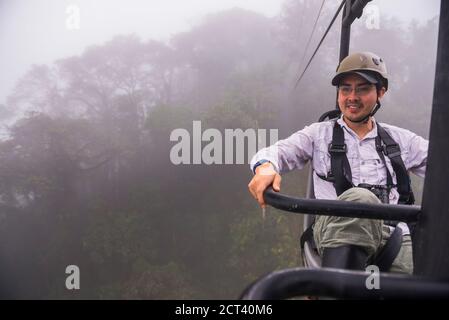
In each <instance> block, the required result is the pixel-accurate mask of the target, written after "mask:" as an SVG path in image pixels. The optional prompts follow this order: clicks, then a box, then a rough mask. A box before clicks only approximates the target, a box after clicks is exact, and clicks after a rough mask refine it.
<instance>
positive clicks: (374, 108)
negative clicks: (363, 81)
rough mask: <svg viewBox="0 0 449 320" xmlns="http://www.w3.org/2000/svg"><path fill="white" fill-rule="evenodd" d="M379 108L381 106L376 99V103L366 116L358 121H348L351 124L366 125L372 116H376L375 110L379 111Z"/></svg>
mask: <svg viewBox="0 0 449 320" xmlns="http://www.w3.org/2000/svg"><path fill="white" fill-rule="evenodd" d="M381 106H382V105H381V104H380V101H379V99H377V102H376V104H375V105H374V107H373V110H372V111H371V112H370V113H369V114H367V115H366V116H365V117H363V118H362V119H360V120H350V121H351V122H355V123H360V122H363V123H367V122H368V120H369V118H370V117H372V116H374V115H375V114H376V112H377V110H379V109H380V107H381Z"/></svg>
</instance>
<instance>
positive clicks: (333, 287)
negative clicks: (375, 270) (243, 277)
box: [240, 268, 449, 300]
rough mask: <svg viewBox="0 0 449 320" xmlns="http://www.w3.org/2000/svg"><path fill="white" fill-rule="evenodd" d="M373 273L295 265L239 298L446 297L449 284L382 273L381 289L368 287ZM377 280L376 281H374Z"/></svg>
mask: <svg viewBox="0 0 449 320" xmlns="http://www.w3.org/2000/svg"><path fill="white" fill-rule="evenodd" d="M370 275H372V273H367V272H362V271H348V270H339V269H304V268H294V269H286V270H280V271H275V272H272V273H270V274H268V275H266V276H265V277H263V278H261V279H259V280H258V281H256V282H255V283H253V284H252V285H251V286H249V287H248V288H247V289H246V290H245V291H244V293H243V294H242V296H241V297H240V299H243V300H273V299H288V298H294V297H301V296H309V295H312V296H321V297H333V298H341V299H398V298H400V299H447V298H449V283H448V282H438V281H434V280H427V279H424V278H418V277H416V276H408V275H407V276H406V275H398V274H384V273H381V274H380V276H379V278H378V280H379V288H376V289H375V290H374V289H373V290H369V289H368V288H367V285H366V283H367V282H369V283H371V281H367V280H368V276H370ZM373 282H374V281H373Z"/></svg>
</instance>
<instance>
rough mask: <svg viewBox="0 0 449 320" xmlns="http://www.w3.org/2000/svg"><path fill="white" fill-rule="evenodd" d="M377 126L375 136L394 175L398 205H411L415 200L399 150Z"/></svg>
mask: <svg viewBox="0 0 449 320" xmlns="http://www.w3.org/2000/svg"><path fill="white" fill-rule="evenodd" d="M376 124H377V134H378V135H379V136H380V139H381V140H382V142H383V143H384V145H383V146H382V147H381V148H382V152H383V153H384V154H385V155H386V156H387V157H388V158H389V159H390V161H391V166H392V167H393V170H394V172H395V173H396V179H397V187H398V193H399V203H402V204H413V203H414V202H415V198H414V196H413V192H412V188H411V186H410V176H409V175H408V172H407V169H406V168H405V165H404V161H403V160H402V157H401V148H400V147H399V145H398V144H397V143H396V142H395V141H394V140H393V138H392V137H391V136H390V135H389V134H388V132H387V131H386V130H385V129H384V128H383V127H381V126H380V125H379V123H376Z"/></svg>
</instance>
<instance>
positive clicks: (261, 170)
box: [254, 161, 277, 175]
mask: <svg viewBox="0 0 449 320" xmlns="http://www.w3.org/2000/svg"><path fill="white" fill-rule="evenodd" d="M276 173H277V171H276V170H275V168H274V166H273V164H272V163H271V162H270V161H264V162H263V163H260V164H258V165H257V166H254V174H262V175H273V174H276Z"/></svg>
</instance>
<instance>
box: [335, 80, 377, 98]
mask: <svg viewBox="0 0 449 320" xmlns="http://www.w3.org/2000/svg"><path fill="white" fill-rule="evenodd" d="M372 88H373V84H371V83H369V84H362V85H359V86H356V87H355V88H354V91H355V95H356V96H358V97H361V96H366V95H367V94H369V93H370V91H371V89H372ZM352 90H353V88H352V86H350V85H341V86H339V87H338V91H339V92H340V93H341V95H343V96H345V97H346V96H349V95H350V94H351V92H352Z"/></svg>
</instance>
